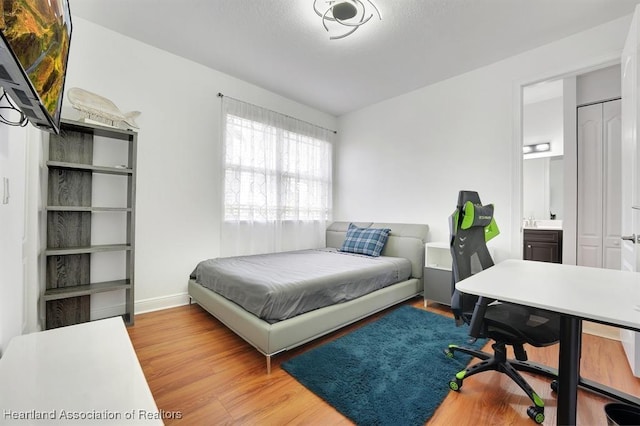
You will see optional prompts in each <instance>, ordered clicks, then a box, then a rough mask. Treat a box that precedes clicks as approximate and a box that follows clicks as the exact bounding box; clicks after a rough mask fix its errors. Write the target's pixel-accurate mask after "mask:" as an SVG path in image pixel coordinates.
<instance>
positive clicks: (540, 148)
mask: <svg viewBox="0 0 640 426" xmlns="http://www.w3.org/2000/svg"><path fill="white" fill-rule="evenodd" d="M549 150H551V144H550V143H549V142H542V143H536V144H533V145H525V146H523V147H522V153H523V154H534V153H538V152H546V151H549Z"/></svg>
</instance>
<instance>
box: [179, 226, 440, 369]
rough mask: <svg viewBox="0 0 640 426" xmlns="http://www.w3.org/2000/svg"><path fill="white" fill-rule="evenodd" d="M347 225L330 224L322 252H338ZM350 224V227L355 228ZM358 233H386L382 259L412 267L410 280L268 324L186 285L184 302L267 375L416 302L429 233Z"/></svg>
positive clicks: (402, 229) (407, 229) (400, 229)
mask: <svg viewBox="0 0 640 426" xmlns="http://www.w3.org/2000/svg"><path fill="white" fill-rule="evenodd" d="M349 223H350V222H334V223H332V224H331V225H330V226H329V227H328V228H327V233H326V246H327V247H334V248H340V247H341V246H342V242H343V241H344V238H345V235H346V231H347V228H348V226H349ZM354 223H355V222H354ZM355 224H356V225H358V226H361V227H367V226H370V227H372V228H390V229H391V233H390V235H389V239H388V240H387V244H386V245H385V248H384V250H383V252H382V255H383V256H394V257H404V258H407V259H409V260H410V261H411V266H412V273H411V277H410V278H409V279H408V280H406V281H403V282H400V283H397V284H393V285H391V286H388V287H385V288H383V289H380V290H377V291H375V292H373V293H369V294H367V295H364V296H361V297H359V298H357V299H354V300H350V301H348V302H344V303H339V304H337V305H332V306H327V307H325V308H320V309H316V310H314V311H311V312H307V313H304V314H301V315H298V316H296V317H293V318H290V319H287V320H284V321H279V322H277V323H274V324H270V323H268V322H266V321H264V320H262V319H260V318H258V317H256V316H255V315H253V314H251V313H249V312H247V311H245V310H244V309H243V308H241V307H240V306H239V305H237V304H235V303H233V302H231V301H229V300H228V299H226V298H224V297H222V296H220V295H218V294H216V293H214V292H213V291H211V290H209V289H207V288H205V287H203V286H201V285H200V284H198V283H196V282H195V281H194V280H189V285H188V289H189V296H190V298H191V300H193V301H195V302H196V303H198V304H199V305H200V306H202V307H203V308H204V309H205V310H207V311H208V312H209V313H210V314H211V315H213V316H214V317H216V318H217V319H218V320H220V321H221V322H222V323H223V324H225V325H226V326H227V327H228V328H229V329H231V330H232V331H233V332H234V333H236V334H237V335H238V336H240V337H242V338H243V339H244V340H246V341H247V342H248V343H249V344H251V345H252V346H253V347H255V348H256V349H257V350H258V351H259V352H260V353H262V354H263V355H264V356H265V357H266V362H267V373H270V372H271V357H272V356H274V355H276V354H278V353H280V352H283V351H286V350H289V349H292V348H295V347H297V346H300V345H303V344H305V343H307V342H309V341H311V340H314V339H317V338H318V337H321V336H324V335H325V334H328V333H331V332H332V331H335V330H337V329H339V328H342V327H345V326H347V325H349V324H351V323H353V322H356V321H358V320H361V319H363V318H366V317H368V316H370V315H372V314H374V313H376V312H378V311H381V310H383V309H386V308H388V307H390V306H393V305H396V304H398V303H400V302H403V301H405V300H407V299H410V298H412V297H415V296H417V295H418V294H420V293H421V292H422V291H423V288H424V286H423V271H424V250H425V243H426V241H427V234H428V232H429V227H428V226H427V225H419V224H398V223H370V222H368V223H355Z"/></svg>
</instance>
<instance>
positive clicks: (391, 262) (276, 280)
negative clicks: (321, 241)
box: [191, 248, 411, 323]
mask: <svg viewBox="0 0 640 426" xmlns="http://www.w3.org/2000/svg"><path fill="white" fill-rule="evenodd" d="M410 276H411V262H410V261H409V260H407V259H404V258H399V257H389V256H380V257H370V256H364V255H357V254H351V253H344V252H340V251H338V250H336V249H334V248H325V249H314V250H298V251H291V252H282V253H270V254H263V255H252V256H236V257H227V258H216V259H209V260H205V261H202V262H200V263H199V264H198V265H197V266H196V268H195V270H194V271H193V272H192V273H191V278H192V279H194V280H195V281H196V282H197V283H199V284H201V285H202V286H204V287H206V288H208V289H210V290H212V291H214V292H216V293H218V294H220V295H221V296H223V297H225V298H227V299H229V300H231V301H233V302H235V303H236V304H238V305H240V306H241V307H243V308H244V309H245V310H247V311H248V312H251V313H252V314H254V315H255V316H257V317H259V318H261V319H263V320H265V321H267V322H270V323H275V322H278V321H282V320H284V319H288V318H292V317H295V316H296V315H299V314H302V313H305V312H309V311H312V310H314V309H318V308H322V307H325V306H329V305H333V304H336V303H342V302H345V301H348V300H352V299H356V298H358V297H360V296H363V295H365V294H368V293H371V292H373V291H376V290H379V289H381V288H383V287H386V286H389V285H392V284H394V283H397V282H401V281H405V280H407V279H408V278H409V277H410Z"/></svg>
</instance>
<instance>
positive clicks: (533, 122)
mask: <svg viewBox="0 0 640 426" xmlns="http://www.w3.org/2000/svg"><path fill="white" fill-rule="evenodd" d="M562 108H563V101H562V97H561V96H560V97H557V98H553V99H547V100H544V101H541V102H535V103H531V104H527V105H524V107H523V110H524V111H523V119H522V121H523V123H522V144H523V145H532V144H537V143H542V142H550V143H551V149H550V150H549V151H548V152H544V153H540V154H535V153H532V154H527V155H526V156H525V158H536V157H548V156H551V155H562V154H563V153H564V138H563V131H562V130H563V128H562Z"/></svg>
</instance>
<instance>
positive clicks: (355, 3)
mask: <svg viewBox="0 0 640 426" xmlns="http://www.w3.org/2000/svg"><path fill="white" fill-rule="evenodd" d="M317 2H318V0H313V10H314V11H315V12H316V14H317V15H318V16H319V17H321V18H322V25H323V26H324V29H325V30H327V32H328V33H332V32H333V33H337V34H335V35H331V36H330V37H329V39H330V40H337V39H340V38H345V37H346V36H348V35H350V34H353V33H354V32H355V31H356V30H357V29H358V28H360V26H361V25H363V24H365V23H367V22H369V20H370V19H371V18H373V15H374V12H375V14H376V15H378V19H380V20H382V15H380V11H379V10H378V8H377V7H376V5H375V4H373V2H372V1H371V0H328V1H325V3H326V4H327V5H328V7H327V9H326V10H325V11H324V12H322V11H320V10H318V7H317V4H316V3H317Z"/></svg>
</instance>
